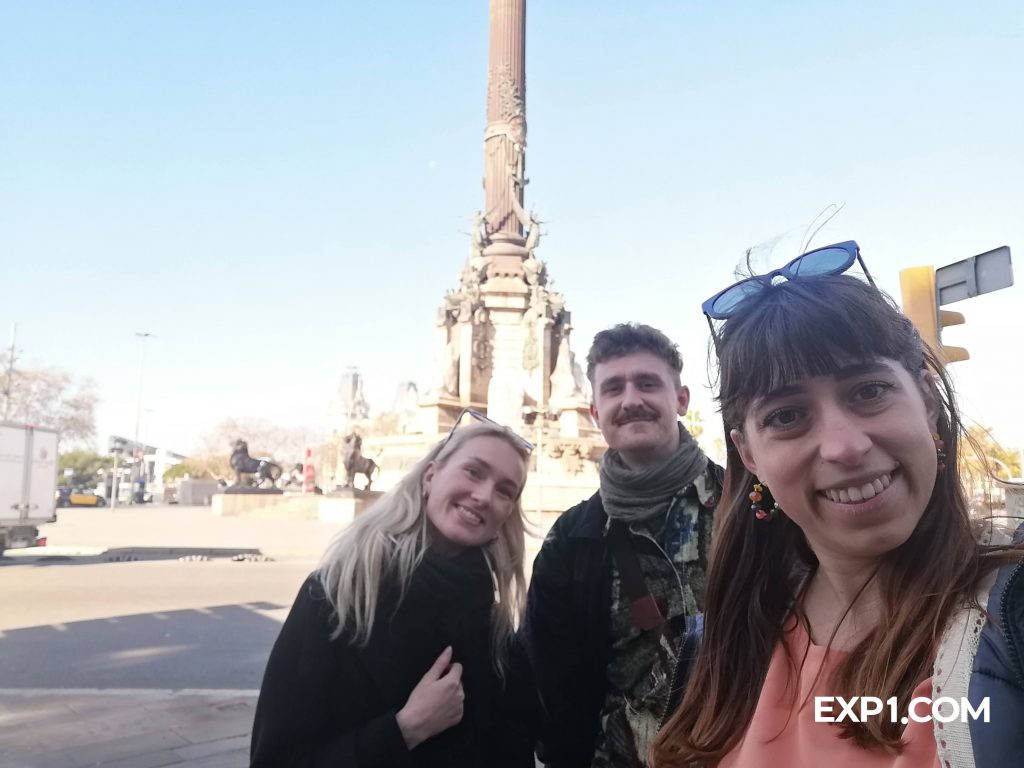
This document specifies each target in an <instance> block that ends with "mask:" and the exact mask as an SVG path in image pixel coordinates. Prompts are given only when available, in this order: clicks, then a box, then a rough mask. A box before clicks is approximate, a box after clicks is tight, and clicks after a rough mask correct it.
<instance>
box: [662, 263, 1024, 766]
mask: <svg viewBox="0 0 1024 768" xmlns="http://www.w3.org/2000/svg"><path fill="white" fill-rule="evenodd" d="M738 310H739V311H738V312H737V313H736V314H735V315H733V316H732V317H730V318H729V319H728V320H727V321H726V322H725V323H724V327H723V329H722V334H721V336H720V338H719V339H718V340H717V343H716V346H717V349H718V355H719V376H720V379H719V385H720V386H719V397H718V400H719V403H720V405H721V409H722V418H723V421H724V423H725V430H726V433H728V432H729V431H730V429H733V428H741V427H742V424H743V421H744V417H745V415H746V412H747V409H748V407H749V405H750V403H751V402H752V401H753V399H754V398H755V397H757V396H758V395H759V394H761V393H764V392H769V391H772V390H774V389H776V388H777V387H779V386H781V385H784V384H787V383H793V382H796V381H798V380H800V379H802V378H805V377H809V376H822V375H829V374H831V373H833V372H835V371H837V370H838V369H839V368H840V367H842V365H844V364H848V363H849V361H850V360H851V359H852V360H855V361H862V362H868V361H872V360H876V359H878V358H889V359H891V360H895V361H897V362H899V363H900V364H901V365H902V366H903V367H904V368H905V369H906V370H907V371H908V372H909V373H910V374H911V375H912V376H914V377H917V376H920V374H921V371H922V370H924V369H925V368H926V367H930V368H932V370H933V371H935V372H936V376H935V378H934V379H933V382H934V383H933V384H932V385H931V386H932V389H933V395H934V397H935V400H936V406H937V412H938V419H937V421H938V433H939V436H940V437H941V439H942V440H943V441H944V442H945V446H946V451H947V454H948V456H949V457H950V458H949V460H947V461H946V462H945V467H944V468H943V469H941V471H940V472H939V474H938V476H937V477H936V482H935V487H934V489H933V491H932V495H931V498H930V499H929V501H928V505H927V507H926V508H925V512H924V514H923V515H922V517H921V520H920V522H919V523H918V525H917V527H916V528H915V530H914V532H913V533H912V534H911V536H910V538H909V539H907V541H906V542H904V543H903V544H902V545H901V546H899V547H897V548H896V549H894V550H893V551H891V552H889V553H887V554H886V555H884V556H883V557H882V559H881V562H880V564H879V567H878V570H877V572H876V574H875V577H874V578H875V579H877V581H878V586H879V592H880V595H881V600H882V611H883V615H884V616H886V617H887V619H886V621H885V622H884V624H879V625H878V626H876V627H875V628H874V629H873V630H872V631H871V632H870V633H869V634H868V635H867V636H866V637H865V638H864V639H863V640H862V641H861V642H860V643H858V644H857V646H856V647H854V648H853V649H852V650H851V651H850V652H849V654H848V655H847V656H846V657H845V659H844V660H843V661H842V662H841V663H840V664H839V665H838V667H837V669H836V671H835V674H834V675H833V677H832V678H831V685H832V688H833V689H834V693H835V695H838V696H844V697H850V696H853V695H862V694H864V693H865V692H870V693H871V694H872V695H875V696H879V697H880V698H882V699H888V698H889V697H890V696H896V697H897V699H898V701H899V702H900V705H901V706H902V707H903V708H904V714H905V709H906V707H908V706H909V703H910V700H911V698H912V696H913V691H914V689H915V688H916V686H917V685H918V684H919V683H920V682H921V681H922V680H923V679H925V678H926V677H928V676H929V675H930V672H931V666H932V662H933V659H934V655H935V650H936V647H937V645H938V642H939V640H940V638H941V634H942V631H943V629H944V627H945V625H946V622H947V621H948V619H949V618H950V616H951V613H952V611H953V609H954V608H955V607H956V606H957V605H958V604H960V603H961V602H962V601H963V600H968V601H972V602H975V592H976V590H977V588H978V584H979V581H980V580H981V578H982V576H983V575H984V574H985V573H987V572H988V571H989V570H990V569H991V568H993V567H996V566H998V565H999V564H1001V563H1002V562H1006V561H1007V560H1010V559H1016V558H1017V557H1019V556H1020V552H1019V551H1014V552H1011V553H1010V554H1007V553H1006V549H1005V548H986V547H980V546H979V545H977V544H976V539H975V534H974V531H973V529H972V524H971V521H970V519H969V516H968V509H967V503H966V500H965V498H964V493H963V490H962V487H961V484H960V477H959V473H958V469H957V461H956V460H955V457H956V456H957V451H958V447H959V438H960V435H961V432H962V426H961V422H960V416H959V414H958V412H957V408H956V403H955V401H954V398H953V392H952V387H951V384H950V381H949V379H948V377H947V376H946V374H945V373H944V371H943V370H942V367H941V366H940V365H938V363H937V362H936V360H935V358H934V356H933V355H932V353H931V352H930V350H928V348H927V347H926V346H925V345H924V344H923V343H922V341H921V338H920V335H919V334H918V333H917V331H916V330H915V329H914V326H913V325H912V324H911V323H910V321H909V320H907V318H906V317H904V316H903V314H902V313H901V312H900V310H899V309H898V307H896V305H895V304H894V303H893V301H892V299H890V298H889V297H888V296H886V295H885V294H884V293H882V292H881V291H879V290H877V289H876V288H874V287H872V286H870V285H868V284H866V283H864V282H862V281H861V280H858V279H857V278H855V277H852V276H849V275H833V276H821V277H805V278H801V279H799V280H794V281H789V282H784V283H781V284H778V285H773V286H767V287H766V288H765V289H764V290H763V291H761V292H760V293H758V294H756V295H754V296H753V297H751V298H748V299H747V300H745V301H744V303H743V304H742V305H741V306H740V307H739V308H738ZM727 456H728V461H727V464H728V467H729V469H730V471H729V472H728V481H727V491H726V497H727V498H728V499H729V501H728V502H727V504H728V506H727V508H723V507H719V513H718V514H719V515H723V518H722V520H721V522H720V527H719V528H718V530H717V532H716V540H715V543H714V549H713V552H712V555H711V562H710V565H709V570H708V576H707V587H706V590H707V591H706V603H705V622H704V626H705V630H704V638H703V642H702V645H701V651H700V654H699V656H698V658H697V661H696V665H695V667H694V670H693V674H692V676H691V678H690V681H689V685H688V686H687V690H686V693H685V696H684V697H683V701H682V703H681V705H680V707H679V708H678V709H677V710H676V712H675V714H673V715H672V717H671V718H670V719H669V721H668V722H667V723H666V725H665V726H664V728H663V729H662V730H661V732H660V733H659V734H658V736H657V738H656V739H655V741H654V744H653V746H652V748H651V753H650V756H651V762H652V765H654V766H657V768H676V766H686V765H692V764H695V763H696V764H703V763H705V762H708V763H713V762H715V761H717V760H718V759H720V758H722V757H723V756H724V755H725V754H726V753H728V752H729V750H730V749H732V748H733V747H734V746H735V745H736V744H737V743H738V742H739V740H740V739H741V738H742V736H743V734H744V733H745V732H746V730H747V727H748V726H749V724H750V721H751V719H752V718H753V715H754V710H755V708H756V706H757V700H758V696H757V695H752V694H754V693H755V692H760V690H761V687H762V685H763V683H764V679H765V676H766V674H767V671H768V666H769V663H770V661H771V657H772V653H773V652H774V649H775V647H776V645H777V644H778V642H779V640H780V638H781V636H782V626H783V622H784V620H785V618H786V617H787V616H788V615H789V614H791V613H793V612H794V611H795V612H797V614H798V615H799V605H798V604H797V602H798V598H799V595H798V593H797V590H798V589H799V585H800V584H801V583H803V582H804V581H805V579H806V577H807V575H808V574H810V573H813V571H814V570H815V569H816V568H817V565H818V561H817V558H816V557H815V555H814V553H813V552H812V551H811V549H810V547H809V546H808V544H807V541H806V539H805V538H804V535H803V532H802V531H801V530H800V528H799V527H798V526H797V525H796V524H795V523H793V522H792V521H791V520H789V518H787V517H785V515H780V516H778V518H777V519H775V520H774V521H772V522H771V523H768V524H765V523H763V522H757V521H755V518H754V515H752V514H751V513H750V502H749V501H748V499H747V494H748V493H749V491H750V488H751V485H752V483H753V482H755V478H754V477H753V475H751V474H750V472H748V471H747V470H746V469H745V467H744V466H743V464H742V462H741V461H740V458H739V454H738V453H737V451H736V448H735V446H734V445H733V444H732V441H731V440H729V441H727ZM773 501H774V500H773V499H772V498H771V495H770V493H769V494H767V495H766V498H765V502H767V504H769V505H771V504H772V502H773ZM790 663H791V664H793V666H794V668H795V666H796V664H797V661H796V660H794V659H790ZM796 695H797V693H796V692H795V691H794V692H793V696H794V697H796ZM897 720H898V718H897ZM835 727H841V729H842V735H843V736H844V737H845V738H849V739H852V740H853V741H854V743H856V744H857V745H858V746H861V747H864V748H872V747H882V748H884V749H886V750H889V751H891V752H899V751H900V750H901V749H902V746H903V742H902V730H903V726H902V725H901V724H900V723H899V722H892V721H891V720H890V719H889V718H888V717H883V716H881V715H879V716H876V717H873V718H870V719H868V720H867V721H866V722H861V723H850V722H845V723H843V724H842V725H841V726H835Z"/></svg>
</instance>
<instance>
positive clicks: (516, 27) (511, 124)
mask: <svg viewBox="0 0 1024 768" xmlns="http://www.w3.org/2000/svg"><path fill="white" fill-rule="evenodd" d="M525 185H526V0H491V13H490V55H489V58H488V68H487V127H486V128H485V129H484V195H485V197H484V200H485V208H484V217H485V220H486V227H487V232H488V235H489V237H490V245H489V246H488V247H487V248H486V249H485V251H484V253H485V255H486V256H489V257H490V258H489V265H490V266H489V269H488V277H519V276H521V275H522V273H523V271H522V260H523V259H524V258H526V255H527V250H526V249H525V247H524V245H525V242H526V240H525V238H524V237H523V222H522V218H521V217H522V210H523V208H522V206H523V187H524V186H525Z"/></svg>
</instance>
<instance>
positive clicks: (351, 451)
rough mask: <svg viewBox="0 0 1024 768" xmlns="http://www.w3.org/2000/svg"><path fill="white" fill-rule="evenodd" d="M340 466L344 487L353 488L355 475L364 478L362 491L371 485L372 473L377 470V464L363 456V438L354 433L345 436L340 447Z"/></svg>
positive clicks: (368, 488)
mask: <svg viewBox="0 0 1024 768" xmlns="http://www.w3.org/2000/svg"><path fill="white" fill-rule="evenodd" d="M341 458H342V465H343V466H344V467H345V487H346V488H355V480H356V475H362V476H363V477H365V478H366V487H365V488H363V490H364V491H368V490H370V486H371V485H373V473H374V472H375V471H376V470H377V469H378V467H377V462H375V461H374V460H373V459H371V458H370V457H368V456H363V438H362V437H360V436H359V435H357V434H356V433H355V432H353V433H351V434H350V435H347V436H346V437H345V440H344V442H343V443H342V447H341Z"/></svg>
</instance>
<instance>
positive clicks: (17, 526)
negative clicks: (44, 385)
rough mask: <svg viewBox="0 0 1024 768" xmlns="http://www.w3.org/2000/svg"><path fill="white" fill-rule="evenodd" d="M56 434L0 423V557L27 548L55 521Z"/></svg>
mask: <svg viewBox="0 0 1024 768" xmlns="http://www.w3.org/2000/svg"><path fill="white" fill-rule="evenodd" d="M56 492H57V433H56V432H55V431H54V430H52V429H44V428H43V427H35V426H31V425H28V424H14V423H12V422H9V421H3V422H0V554H2V553H3V551H4V550H5V549H15V548H17V547H31V546H34V545H35V544H36V541H37V539H38V536H39V528H38V527H37V526H39V525H41V524H42V523H52V522H55V521H56V520H57V511H56V506H57V504H56Z"/></svg>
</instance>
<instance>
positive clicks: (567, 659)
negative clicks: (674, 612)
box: [521, 462, 723, 768]
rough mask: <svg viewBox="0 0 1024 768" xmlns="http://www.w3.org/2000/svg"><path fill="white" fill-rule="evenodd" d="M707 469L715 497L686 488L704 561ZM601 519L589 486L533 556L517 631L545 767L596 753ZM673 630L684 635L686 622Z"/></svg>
mask: <svg viewBox="0 0 1024 768" xmlns="http://www.w3.org/2000/svg"><path fill="white" fill-rule="evenodd" d="M708 470H709V472H710V474H711V477H712V485H714V487H715V492H714V495H713V498H711V499H708V500H707V502H704V501H701V500H699V499H698V498H697V492H696V490H695V489H694V488H693V487H691V488H690V489H689V490H688V492H687V493H688V496H687V498H688V499H690V500H692V501H693V503H700V504H701V507H700V509H701V512H700V519H701V521H702V522H701V533H700V534H699V535H700V537H701V540H702V542H703V544H702V546H701V550H702V553H703V554H702V555H701V561H702V562H706V561H705V557H706V550H707V548H708V546H707V545H708V544H709V542H710V538H711V522H712V519H713V515H714V508H713V504H715V503H717V501H718V499H719V498H721V487H722V475H723V472H722V469H721V468H720V467H718V466H717V465H716V464H714V463H712V462H708ZM707 504H711V505H712V506H707ZM607 523H608V515H607V513H606V512H605V511H604V505H603V504H602V502H601V494H600V493H595V494H594V495H593V496H591V497H590V498H589V499H587V500H586V501H583V502H581V503H579V504H577V505H576V506H575V507H573V508H571V509H569V510H567V511H566V512H564V513H563V514H562V515H561V516H560V517H559V518H558V520H556V521H555V524H554V525H553V526H552V528H551V530H550V531H549V532H548V535H547V537H546V538H545V539H544V545H543V546H542V547H541V550H540V553H539V554H538V555H537V558H536V559H535V560H534V562H533V576H532V578H531V580H530V597H529V601H528V603H527V608H526V620H525V623H524V626H523V631H522V632H521V634H522V636H523V641H522V642H523V644H524V645H525V646H526V647H527V648H528V649H529V657H530V661H531V662H532V665H533V670H534V672H535V676H536V681H537V687H538V688H539V691H540V699H541V701H542V702H543V706H544V717H543V725H542V727H541V729H540V741H539V743H538V745H537V755H538V756H539V758H540V759H541V761H542V762H543V763H544V765H546V766H548V768H589V766H590V765H591V763H592V762H593V759H594V749H595V746H596V744H597V739H598V736H599V730H600V727H601V708H602V706H603V704H604V700H605V695H606V694H607V688H608V665H609V663H610V662H611V661H612V638H611V628H610V624H609V622H610V612H611V601H612V598H611V583H612V555H611V551H610V549H609V547H608V543H607V538H606V535H605V534H606V531H605V529H606V526H607ZM677 629H678V630H679V631H680V634H682V631H683V629H684V627H678V628H677Z"/></svg>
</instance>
